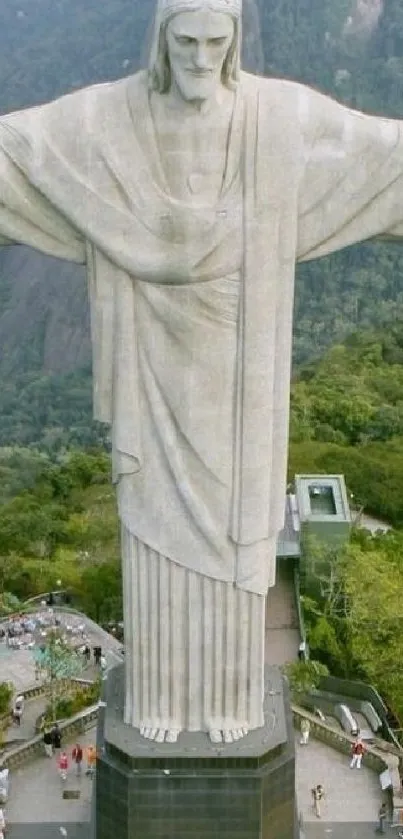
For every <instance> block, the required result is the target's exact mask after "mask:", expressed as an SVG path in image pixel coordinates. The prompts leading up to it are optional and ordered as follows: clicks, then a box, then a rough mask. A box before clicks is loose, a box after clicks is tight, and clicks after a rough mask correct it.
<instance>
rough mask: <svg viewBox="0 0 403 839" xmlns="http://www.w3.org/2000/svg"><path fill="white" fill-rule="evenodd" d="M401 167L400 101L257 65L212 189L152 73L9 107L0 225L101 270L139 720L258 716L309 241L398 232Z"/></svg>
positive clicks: (104, 379)
mask: <svg viewBox="0 0 403 839" xmlns="http://www.w3.org/2000/svg"><path fill="white" fill-rule="evenodd" d="M161 141H162V142H163V138H162V140H161V139H160V142H161ZM402 182H403V141H402V138H401V123H400V122H399V121H392V120H385V119H381V118H377V117H370V116H364V115H362V114H360V113H357V112H354V111H351V110H348V109H347V108H344V107H343V106H341V105H339V104H337V103H336V102H334V101H332V100H330V99H328V98H327V97H324V96H322V95H321V94H319V93H317V92H315V91H313V90H311V89H309V88H306V87H303V86H301V85H298V84H294V83H291V82H286V81H278V80H272V79H270V80H268V79H261V78H257V77H253V76H248V75H246V74H242V76H241V82H240V84H239V86H238V90H237V94H236V97H235V106H234V113H233V119H232V125H231V130H230V140H229V146H228V156H227V165H226V171H225V173H224V174H223V187H222V191H221V194H220V196H219V198H218V201H217V204H216V205H215V206H213V207H211V206H209V207H196V206H195V205H194V203H192V201H189V203H184V202H179V201H177V200H176V199H175V198H174V197H173V196H171V195H170V194H169V190H168V189H167V187H166V184H165V183H164V178H163V171H162V167H161V161H160V160H159V156H158V144H157V142H156V138H155V136H154V132H153V123H152V119H151V113H150V108H149V100H148V93H147V77H146V75H145V74H144V73H141V74H138V75H136V76H134V77H131V78H129V79H125V80H122V81H119V82H116V83H112V84H106V85H101V86H96V87H92V88H88V89H85V90H82V91H79V92H76V93H74V94H71V95H69V96H65V97H63V98H62V99H60V100H58V101H56V102H53V103H51V104H49V105H45V106H41V107H39V108H33V109H30V110H27V111H23V112H18V113H14V114H10V115H8V116H5V117H3V118H2V119H1V120H0V200H1V205H0V234H1V236H2V241H3V242H4V243H11V242H22V243H25V244H28V245H32V246H33V247H35V248H38V249H40V250H42V251H43V252H45V253H49V254H52V255H54V256H59V257H62V258H65V259H69V260H73V261H76V262H82V263H86V265H87V269H88V277H89V289H90V301H91V328H92V340H93V366H94V414H95V417H96V418H97V419H99V420H101V421H105V422H110V423H111V424H112V440H113V469H114V476H115V480H116V483H117V488H118V504H119V514H120V518H121V521H122V524H123V537H122V553H123V569H124V589H125V597H124V600H125V644H126V710H125V718H126V721H127V722H129V723H131V724H133V725H139V724H145V725H149V726H151V727H155V726H157V727H163V728H190V729H199V728H200V729H203V728H232V727H239V725H248V726H250V727H256V726H259V725H261V724H262V690H263V660H264V597H265V594H266V591H267V588H268V586H269V585H273V584H274V577H275V548H276V538H277V534H278V531H279V529H280V528H281V526H282V516H283V509H284V497H285V480H286V457H287V428H288V407H289V383H290V359H291V335H292V309H293V282H294V268H295V262H296V260H298V259H299V260H304V259H312V258H314V257H317V256H322V255H324V254H328V253H330V252H332V251H334V250H337V249H340V248H342V247H344V246H346V245H349V244H352V243H353V242H357V241H361V240H364V239H368V238H371V237H374V236H377V235H389V236H400V235H401V233H402V232H403V227H401V225H402V222H403V198H402Z"/></svg>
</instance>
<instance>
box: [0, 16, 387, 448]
mask: <svg viewBox="0 0 403 839" xmlns="http://www.w3.org/2000/svg"><path fill="white" fill-rule="evenodd" d="M244 8H245V14H244V18H245V20H244V43H245V50H244V52H245V55H244V66H245V67H246V68H248V69H251V70H254V71H257V72H264V73H266V74H269V75H270V74H271V75H279V76H287V77H289V78H294V79H298V80H301V81H305V82H307V83H309V84H313V85H315V86H317V87H319V88H321V89H323V90H325V91H328V92H329V93H331V94H332V95H334V96H336V97H338V98H339V99H340V100H342V101H344V102H346V103H348V104H351V105H353V106H356V107H361V108H365V109H368V110H370V111H375V112H379V113H382V114H385V115H391V116H400V115H401V113H402V110H403V104H402V103H403V59H402V54H403V52H402V45H403V6H402V4H401V3H400V2H399V0H385V2H382V0H361V2H360V3H358V2H357V1H356V0H245V3H244ZM153 9H154V0H110V2H108V3H102V4H101V3H98V2H95V0H86V2H85V3H82V2H81V0H57V2H56V1H55V0H29V2H28V0H23V1H22V2H20V0H0V20H1V22H2V26H1V28H0V47H1V49H0V80H1V84H0V110H1V111H7V110H10V109H13V108H19V107H24V106H27V105H30V104H35V103H40V102H43V101H46V100H47V99H49V98H52V97H54V96H57V95H60V94H62V93H64V92H67V91H69V90H72V89H74V88H76V87H79V86H82V85H85V84H90V83H92V82H99V81H102V80H104V79H113V78H117V77H119V76H121V75H124V74H127V73H130V72H132V71H133V70H135V69H137V68H138V67H139V66H140V65H142V64H144V63H145V62H146V58H147V47H148V43H149V38H150V27H151V19H152V13H153ZM402 255H403V251H402V250H401V248H400V247H399V246H398V245H394V246H390V245H384V244H382V245H381V244H375V245H372V244H371V245H365V246H361V247H356V248H353V249H350V250H348V251H346V252H343V253H341V254H338V255H336V256H334V257H331V258H328V259H324V260H320V261H318V262H316V263H314V264H313V265H305V266H302V267H301V269H300V270H299V272H298V281H297V291H296V302H295V327H294V358H295V361H296V362H297V363H301V362H304V361H306V360H308V359H310V358H312V357H314V356H318V355H320V354H321V353H322V352H323V349H324V348H325V347H326V346H328V345H330V344H331V343H334V341H336V340H340V339H342V338H343V337H344V336H346V335H348V334H349V333H350V332H351V331H353V330H355V329H357V327H361V326H364V327H368V326H377V327H378V326H382V325H385V324H388V323H391V322H392V323H393V322H394V321H395V320H398V319H399V318H400V317H402V316H403V263H402ZM89 370H90V352H89V341H88V311H87V304H86V295H85V281H84V273H83V271H82V269H79V268H77V267H72V266H66V265H64V264H61V265H57V264H56V262H55V261H54V260H51V261H49V260H47V259H46V258H44V257H41V256H38V255H36V256H35V257H34V256H33V255H32V253H31V252H29V251H27V250H25V249H20V248H8V249H3V252H2V253H1V254H0V444H1V443H3V444H4V443H5V442H16V443H22V444H26V443H32V442H36V443H38V442H39V443H41V444H45V445H48V443H49V442H50V441H53V443H54V445H64V444H65V443H66V441H67V442H68V440H69V434H70V429H71V427H72V426H73V427H74V429H75V430H74V433H73V438H72V439H73V441H74V442H80V441H83V442H88V439H89V438H90V440H91V441H93V442H96V441H97V440H99V429H97V428H95V427H91V429H90V431H88V425H89V410H90V400H91V389H90V375H89ZM73 374H74V375H73ZM54 376H56V378H55V379H54ZM72 376H73V378H72ZM55 393H56V394H57V401H56V402H55V401H54V394H55ZM38 394H39V395H38ZM41 400H42V409H41V410H42V412H41V410H40V409H39V403H40V402H41ZM85 426H87V432H85V431H84V428H85ZM101 436H102V435H101Z"/></svg>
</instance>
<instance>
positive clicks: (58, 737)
mask: <svg viewBox="0 0 403 839" xmlns="http://www.w3.org/2000/svg"><path fill="white" fill-rule="evenodd" d="M43 745H44V749H45V755H46V757H53V753H54V752H58V751H59V750H60V749H61V746H62V732H61V730H60V728H59V726H58V724H57V723H55V724H54V725H53V726H52V727H49V726H48V727H47V728H45V731H44V733H43Z"/></svg>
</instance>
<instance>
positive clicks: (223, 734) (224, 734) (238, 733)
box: [209, 726, 249, 745]
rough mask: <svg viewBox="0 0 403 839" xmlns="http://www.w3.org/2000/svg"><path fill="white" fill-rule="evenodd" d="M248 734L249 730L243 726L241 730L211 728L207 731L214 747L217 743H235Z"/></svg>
mask: <svg viewBox="0 0 403 839" xmlns="http://www.w3.org/2000/svg"><path fill="white" fill-rule="evenodd" d="M248 733H249V729H248V728H246V727H245V726H244V727H242V728H224V729H221V728H213V729H211V731H209V736H210V740H211V742H212V743H214V744H215V745H216V744H218V743H235V742H236V741H237V740H241V739H242V737H246V735H247V734H248Z"/></svg>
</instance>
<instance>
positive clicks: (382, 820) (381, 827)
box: [376, 801, 387, 833]
mask: <svg viewBox="0 0 403 839" xmlns="http://www.w3.org/2000/svg"><path fill="white" fill-rule="evenodd" d="M386 815H387V809H386V804H385V802H384V801H383V802H382V804H381V806H380V808H379V812H378V819H379V822H378V827H377V828H376V832H377V833H385V832H386V831H385V822H386Z"/></svg>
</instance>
